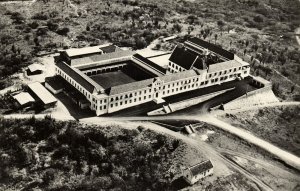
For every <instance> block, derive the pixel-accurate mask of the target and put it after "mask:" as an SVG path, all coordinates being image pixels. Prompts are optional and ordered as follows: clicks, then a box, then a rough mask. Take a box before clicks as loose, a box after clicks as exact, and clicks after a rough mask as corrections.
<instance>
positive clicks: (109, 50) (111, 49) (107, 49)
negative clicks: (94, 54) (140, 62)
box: [100, 45, 121, 53]
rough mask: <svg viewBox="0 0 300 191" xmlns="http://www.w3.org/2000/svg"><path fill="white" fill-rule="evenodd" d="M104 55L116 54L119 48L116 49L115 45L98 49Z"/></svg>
mask: <svg viewBox="0 0 300 191" xmlns="http://www.w3.org/2000/svg"><path fill="white" fill-rule="evenodd" d="M100 49H101V50H102V51H103V52H104V53H112V52H117V51H119V50H121V49H120V48H118V47H117V46H115V45H109V46H105V47H101V48H100Z"/></svg>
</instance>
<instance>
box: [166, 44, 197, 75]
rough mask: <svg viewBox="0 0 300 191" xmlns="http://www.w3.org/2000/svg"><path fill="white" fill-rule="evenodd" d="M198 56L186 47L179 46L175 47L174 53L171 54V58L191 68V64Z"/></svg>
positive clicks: (184, 66) (186, 67) (182, 65)
mask: <svg viewBox="0 0 300 191" xmlns="http://www.w3.org/2000/svg"><path fill="white" fill-rule="evenodd" d="M196 58H197V55H195V54H192V53H190V52H189V51H186V50H185V48H184V47H179V46H177V47H176V48H175V49H174V51H173V53H172V54H171V57H170V58H169V60H170V61H171V62H174V63H175V64H177V65H179V66H181V67H183V68H185V69H187V70H189V69H191V66H192V65H193V63H194V61H195V59H196Z"/></svg>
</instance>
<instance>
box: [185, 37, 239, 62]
mask: <svg viewBox="0 0 300 191" xmlns="http://www.w3.org/2000/svg"><path fill="white" fill-rule="evenodd" d="M188 43H191V44H193V45H196V46H200V47H203V48H206V49H208V50H209V51H212V52H214V53H217V54H219V55H220V56H223V57H225V58H227V59H229V60H233V59H234V54H233V53H231V52H229V51H227V50H225V49H223V48H221V47H218V46H216V45H214V44H211V43H209V42H206V41H204V40H201V39H199V38H196V37H193V38H190V39H188V40H187V41H186V43H185V44H188Z"/></svg>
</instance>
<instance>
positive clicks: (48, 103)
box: [28, 82, 57, 108]
mask: <svg viewBox="0 0 300 191" xmlns="http://www.w3.org/2000/svg"><path fill="white" fill-rule="evenodd" d="M28 92H29V93H31V95H32V96H33V97H35V98H36V100H37V101H39V102H40V103H41V104H42V105H41V106H43V107H44V108H49V107H53V106H55V105H56V103H57V99H56V98H55V97H54V96H53V95H52V94H51V93H50V92H49V91H48V90H47V89H46V88H45V87H44V86H43V85H42V84H41V83H39V82H34V83H31V84H28Z"/></svg>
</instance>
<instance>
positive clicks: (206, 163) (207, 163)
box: [189, 160, 213, 176]
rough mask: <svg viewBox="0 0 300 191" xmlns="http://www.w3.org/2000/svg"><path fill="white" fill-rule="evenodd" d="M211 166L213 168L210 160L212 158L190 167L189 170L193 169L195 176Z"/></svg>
mask: <svg viewBox="0 0 300 191" xmlns="http://www.w3.org/2000/svg"><path fill="white" fill-rule="evenodd" d="M211 168H213V165H212V163H211V162H210V160H208V161H204V162H201V163H198V164H196V165H194V166H192V167H189V170H190V171H191V173H192V175H193V176H196V175H198V174H200V173H202V172H204V171H206V170H209V169H211Z"/></svg>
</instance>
